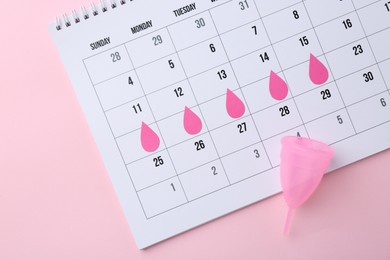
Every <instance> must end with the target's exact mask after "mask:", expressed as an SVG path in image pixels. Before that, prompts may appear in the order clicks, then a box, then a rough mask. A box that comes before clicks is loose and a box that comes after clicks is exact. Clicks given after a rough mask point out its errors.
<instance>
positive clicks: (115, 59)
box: [110, 52, 122, 62]
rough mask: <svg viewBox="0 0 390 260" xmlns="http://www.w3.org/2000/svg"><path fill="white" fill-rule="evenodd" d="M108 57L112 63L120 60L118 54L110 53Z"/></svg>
mask: <svg viewBox="0 0 390 260" xmlns="http://www.w3.org/2000/svg"><path fill="white" fill-rule="evenodd" d="M110 56H111V59H112V62H117V61H120V60H121V59H122V57H121V55H120V53H119V52H114V53H111V55H110Z"/></svg>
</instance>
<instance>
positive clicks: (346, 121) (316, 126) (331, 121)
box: [306, 108, 355, 144]
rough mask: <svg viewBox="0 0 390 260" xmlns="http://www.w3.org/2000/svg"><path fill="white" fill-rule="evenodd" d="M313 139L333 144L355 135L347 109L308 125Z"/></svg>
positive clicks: (307, 127)
mask: <svg viewBox="0 0 390 260" xmlns="http://www.w3.org/2000/svg"><path fill="white" fill-rule="evenodd" d="M306 129H307V131H308V133H309V135H310V137H311V138H313V139H315V140H321V141H322V142H324V143H326V144H333V143H336V142H338V141H340V140H343V139H345V138H348V137H350V136H352V135H354V134H355V131H354V129H353V125H352V123H351V121H350V118H349V115H348V113H347V111H346V109H345V108H343V109H340V110H338V111H335V112H334V113H331V114H329V115H326V116H324V117H321V118H319V119H317V120H314V121H312V122H310V123H307V124H306Z"/></svg>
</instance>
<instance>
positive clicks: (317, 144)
mask: <svg viewBox="0 0 390 260" xmlns="http://www.w3.org/2000/svg"><path fill="white" fill-rule="evenodd" d="M298 140H299V141H300V142H302V143H303V144H304V145H296V144H297V141H298ZM281 143H282V146H287V147H288V148H290V149H295V150H301V151H303V150H305V149H307V148H309V149H311V152H312V153H313V156H314V153H320V154H322V155H325V156H327V157H329V158H332V157H333V155H334V150H333V149H332V147H330V146H329V145H327V144H326V143H323V142H321V141H317V140H314V139H310V138H306V137H301V136H284V137H283V138H282V140H281Z"/></svg>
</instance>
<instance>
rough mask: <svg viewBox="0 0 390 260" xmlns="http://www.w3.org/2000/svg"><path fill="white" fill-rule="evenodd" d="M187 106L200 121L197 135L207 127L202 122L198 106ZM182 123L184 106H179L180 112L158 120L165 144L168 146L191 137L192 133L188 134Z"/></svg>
mask: <svg viewBox="0 0 390 260" xmlns="http://www.w3.org/2000/svg"><path fill="white" fill-rule="evenodd" d="M189 108H190V109H191V110H192V112H194V113H195V114H196V115H197V116H198V117H199V118H200V119H201V121H202V130H201V131H200V132H199V133H198V134H197V135H201V134H203V133H204V132H206V130H207V128H206V126H205V124H204V122H203V117H202V114H201V112H200V110H199V107H189ZM183 125H184V106H183V107H182V108H181V112H179V113H177V114H175V115H172V116H170V117H167V118H165V119H163V120H161V121H159V127H160V131H161V134H162V136H163V138H164V141H165V144H166V145H167V146H168V147H170V146H173V145H176V144H178V143H181V142H184V141H186V140H189V139H191V138H193V135H190V134H188V133H187V132H186V131H185V128H184V126H183Z"/></svg>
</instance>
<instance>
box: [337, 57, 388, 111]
mask: <svg viewBox="0 0 390 260" xmlns="http://www.w3.org/2000/svg"><path fill="white" fill-rule="evenodd" d="M337 85H338V86H339V89H340V92H341V95H342V97H343V99H344V102H345V105H346V106H349V105H351V104H353V103H356V102H359V101H361V100H363V99H366V98H368V97H370V96H374V95H376V94H379V93H381V92H383V91H385V90H386V85H385V83H384V82H383V78H382V75H381V72H380V70H379V68H378V66H377V65H374V66H371V67H368V68H365V69H363V70H360V71H358V72H356V73H354V74H352V75H349V76H347V77H344V78H342V79H339V80H338V81H337Z"/></svg>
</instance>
